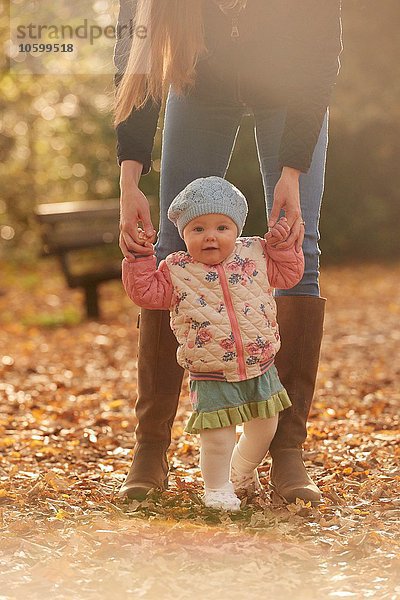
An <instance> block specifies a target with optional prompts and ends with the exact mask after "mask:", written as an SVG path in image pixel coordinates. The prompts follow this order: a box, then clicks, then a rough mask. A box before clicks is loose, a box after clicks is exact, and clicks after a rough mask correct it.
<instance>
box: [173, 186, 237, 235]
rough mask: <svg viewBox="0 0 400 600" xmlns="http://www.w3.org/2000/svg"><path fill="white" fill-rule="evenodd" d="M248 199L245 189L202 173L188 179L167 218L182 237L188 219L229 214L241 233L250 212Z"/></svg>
mask: <svg viewBox="0 0 400 600" xmlns="http://www.w3.org/2000/svg"><path fill="white" fill-rule="evenodd" d="M247 210H248V209H247V201H246V198H245V197H244V196H243V194H242V192H241V191H239V190H238V189H237V188H236V187H235V186H234V185H233V184H232V183H229V181H226V179H222V178H221V177H215V176H212V177H200V178H199V179H195V180H194V181H192V182H191V183H189V184H188V185H187V186H186V187H185V188H184V189H183V190H182V191H181V192H180V193H179V194H178V195H177V196H176V198H175V199H174V200H173V201H172V203H171V206H170V207H169V209H168V218H169V220H170V221H172V222H173V223H174V225H176V227H177V228H178V231H179V235H180V236H181V238H183V230H184V228H185V227H186V225H187V224H188V223H189V221H192V220H193V219H195V218H196V217H200V216H201V215H209V214H221V215H226V216H227V217H230V218H231V219H232V221H234V223H236V225H237V228H238V235H240V234H241V233H242V230H243V227H244V223H245V221H246V216H247Z"/></svg>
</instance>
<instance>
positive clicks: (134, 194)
mask: <svg viewBox="0 0 400 600" xmlns="http://www.w3.org/2000/svg"><path fill="white" fill-rule="evenodd" d="M142 168H143V166H142V164H141V163H137V162H136V161H129V160H128V161H123V163H122V165H121V179H120V187H121V198H120V207H121V208H120V232H121V233H120V236H119V246H120V248H121V251H122V254H123V255H124V256H125V257H126V258H129V257H130V254H131V253H134V254H149V252H150V253H151V252H152V249H153V246H152V241H154V239H155V235H156V231H155V230H154V227H153V223H152V222H151V216H150V208H149V203H148V201H147V198H146V196H145V195H144V194H143V192H142V191H141V190H140V189H139V187H138V181H139V178H140V174H141V172H142ZM139 223H142V225H143V229H141V228H140V227H139Z"/></svg>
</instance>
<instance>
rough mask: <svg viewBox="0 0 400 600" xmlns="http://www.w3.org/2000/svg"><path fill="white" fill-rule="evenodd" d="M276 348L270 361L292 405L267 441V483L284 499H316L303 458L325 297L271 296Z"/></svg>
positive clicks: (310, 500)
mask: <svg viewBox="0 0 400 600" xmlns="http://www.w3.org/2000/svg"><path fill="white" fill-rule="evenodd" d="M276 304H277V309H278V319H277V320H278V324H279V331H280V335H281V348H280V350H279V352H278V354H277V355H276V359H275V365H276V368H277V369H278V373H279V377H280V380H281V381H282V383H283V385H284V386H285V388H286V390H287V392H288V394H289V398H290V400H291V402H292V406H291V407H290V408H288V409H286V410H284V411H282V412H281V413H280V418H279V424H278V430H277V432H276V435H275V437H274V439H273V441H272V444H271V447H270V453H271V456H272V468H271V484H270V485H271V488H272V490H273V492H275V493H276V494H278V496H280V497H281V498H283V499H284V500H286V501H287V502H294V501H295V500H296V498H301V499H303V500H304V501H305V502H311V503H312V504H318V503H319V502H320V501H321V492H320V491H319V489H318V487H317V486H316V485H315V483H314V482H313V481H312V479H311V478H310V477H309V475H308V473H307V471H306V468H305V466H304V463H303V458H302V450H301V448H302V445H303V443H304V441H305V439H306V437H307V418H308V415H309V412H310V408H311V402H312V398H313V395H314V388H315V380H316V377H317V370H318V363H319V354H320V348H321V340H322V330H323V323H324V310H325V298H318V297H316V296H279V297H277V298H276Z"/></svg>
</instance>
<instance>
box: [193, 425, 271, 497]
mask: <svg viewBox="0 0 400 600" xmlns="http://www.w3.org/2000/svg"><path fill="white" fill-rule="evenodd" d="M277 426H278V415H276V416H275V417H271V418H270V419H262V418H257V419H252V420H251V421H247V422H246V423H244V424H243V433H242V434H241V436H240V438H239V441H238V443H237V444H236V446H235V442H236V427H235V426H234V425H232V426H230V427H221V428H220V429H203V430H202V431H201V432H200V441H201V448H200V469H201V472H202V475H203V479H204V484H205V488H206V490H217V489H224V488H226V486H227V485H228V484H229V481H230V470H231V461H232V466H234V468H235V470H236V471H238V472H239V473H241V474H243V475H244V474H246V473H251V472H252V471H253V470H254V469H255V468H256V467H258V465H259V464H261V462H262V461H263V459H264V457H265V455H266V454H267V452H268V449H269V446H270V444H271V442H272V439H273V437H274V435H275V432H276V428H277Z"/></svg>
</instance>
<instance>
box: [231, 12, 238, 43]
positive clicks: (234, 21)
mask: <svg viewBox="0 0 400 600" xmlns="http://www.w3.org/2000/svg"><path fill="white" fill-rule="evenodd" d="M238 37H239V26H238V18H237V15H234V16H233V17H232V30H231V38H233V39H236V38H238Z"/></svg>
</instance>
